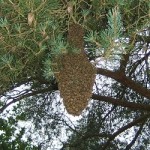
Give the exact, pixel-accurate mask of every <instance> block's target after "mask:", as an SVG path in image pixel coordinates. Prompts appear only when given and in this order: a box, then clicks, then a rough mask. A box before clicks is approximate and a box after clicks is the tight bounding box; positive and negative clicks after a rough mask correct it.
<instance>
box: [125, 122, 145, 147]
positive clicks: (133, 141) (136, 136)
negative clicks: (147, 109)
mask: <svg viewBox="0 0 150 150" xmlns="http://www.w3.org/2000/svg"><path fill="white" fill-rule="evenodd" d="M144 123H145V122H143V123H142V124H141V126H140V128H139V130H138V131H137V133H136V135H135V137H134V139H133V140H132V141H131V143H130V144H129V145H127V146H126V149H125V150H129V149H131V147H132V146H133V145H134V143H135V141H136V140H137V138H138V136H139V135H140V134H141V131H142V129H143V126H144Z"/></svg>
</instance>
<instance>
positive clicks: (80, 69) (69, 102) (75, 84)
mask: <svg viewBox="0 0 150 150" xmlns="http://www.w3.org/2000/svg"><path fill="white" fill-rule="evenodd" d="M83 34H84V32H83V29H82V27H81V26H80V25H77V24H72V25H71V26H70V28H69V32H68V42H69V44H70V45H72V46H75V47H76V48H78V49H80V50H81V52H80V53H67V54H64V55H63V56H61V63H62V68H61V69H60V72H59V73H58V74H56V78H57V80H58V87H59V90H60V94H61V97H62V98H63V102H64V105H65V107H66V110H67V111H68V113H70V114H72V115H80V114H81V112H82V111H83V110H84V108H85V107H86V106H87V104H88V99H89V98H90V97H91V95H92V88H93V84H94V81H95V74H96V70H95V68H94V67H93V66H92V64H91V63H90V62H89V61H88V59H87V57H86V55H85V54H84V53H83V50H84V41H83ZM59 61H60V59H59Z"/></svg>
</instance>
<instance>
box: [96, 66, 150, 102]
mask: <svg viewBox="0 0 150 150" xmlns="http://www.w3.org/2000/svg"><path fill="white" fill-rule="evenodd" d="M97 74H100V75H104V76H106V77H110V78H112V79H114V80H116V81H118V82H120V83H121V84H123V85H124V86H126V87H129V88H131V89H132V90H134V91H135V92H137V93H139V94H140V95H141V96H144V97H146V98H148V99H149V100H150V90H149V89H146V88H145V87H143V86H142V85H140V84H139V83H136V82H135V81H133V80H131V79H130V78H129V77H127V76H125V75H124V73H122V72H120V71H116V72H113V71H110V70H107V69H102V68H97Z"/></svg>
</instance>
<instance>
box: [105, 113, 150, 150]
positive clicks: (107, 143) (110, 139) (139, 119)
mask: <svg viewBox="0 0 150 150" xmlns="http://www.w3.org/2000/svg"><path fill="white" fill-rule="evenodd" d="M148 117H150V114H146V115H144V116H142V117H139V118H138V119H136V120H134V121H132V122H130V123H129V124H127V125H125V126H123V127H122V128H120V129H119V130H118V131H116V132H115V133H113V134H112V136H110V138H109V139H108V141H107V142H106V143H105V144H104V147H103V148H102V150H106V148H107V147H108V146H109V144H110V142H111V141H113V140H114V139H115V138H116V137H117V136H118V135H119V134H121V133H122V132H124V131H125V130H127V129H129V128H131V127H133V126H135V125H137V124H138V123H140V122H145V121H146V120H147V118H148Z"/></svg>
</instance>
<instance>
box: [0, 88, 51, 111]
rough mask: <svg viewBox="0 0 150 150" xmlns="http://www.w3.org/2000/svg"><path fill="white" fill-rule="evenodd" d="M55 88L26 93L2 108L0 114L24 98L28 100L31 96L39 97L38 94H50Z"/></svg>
mask: <svg viewBox="0 0 150 150" xmlns="http://www.w3.org/2000/svg"><path fill="white" fill-rule="evenodd" d="M52 89H53V88H52V87H48V88H45V89H41V90H37V91H33V92H31V93H25V94H22V95H20V96H19V97H17V98H13V100H12V101H10V102H9V103H7V104H6V105H4V106H2V108H0V113H2V112H3V111H4V110H5V109H6V108H7V107H8V106H10V105H11V104H14V103H16V102H18V101H20V100H22V99H24V98H28V97H30V96H34V95H37V94H40V93H46V92H49V91H51V90H52Z"/></svg>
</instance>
